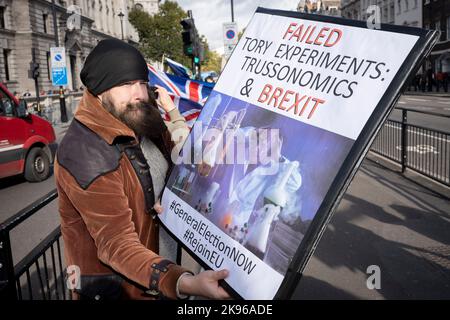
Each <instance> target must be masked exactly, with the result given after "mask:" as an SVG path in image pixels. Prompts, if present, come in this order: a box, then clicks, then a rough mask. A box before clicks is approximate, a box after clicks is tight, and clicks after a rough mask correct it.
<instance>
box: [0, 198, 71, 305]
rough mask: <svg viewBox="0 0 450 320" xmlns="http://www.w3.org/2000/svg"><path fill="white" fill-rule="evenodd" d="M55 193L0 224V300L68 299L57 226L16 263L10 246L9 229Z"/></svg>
mask: <svg viewBox="0 0 450 320" xmlns="http://www.w3.org/2000/svg"><path fill="white" fill-rule="evenodd" d="M57 196H58V195H57V192H56V190H53V191H51V192H49V193H48V194H47V195H45V196H44V197H42V198H41V199H39V200H37V201H36V202H34V203H32V204H31V205H29V206H28V207H26V208H24V209H23V210H21V211H20V212H18V213H17V214H16V215H14V216H13V217H11V218H9V219H8V220H6V221H5V222H4V223H2V224H1V225H0V299H8V300H34V299H39V300H50V299H52V300H54V299H56V300H66V299H70V294H68V292H67V289H66V286H65V276H64V268H63V258H62V248H61V244H60V238H61V230H60V227H59V226H58V227H57V228H56V229H55V230H53V231H52V232H51V233H50V234H49V235H48V236H47V237H46V238H45V239H44V240H43V241H41V243H39V244H38V245H37V246H36V247H35V248H34V249H33V250H31V252H30V253H29V254H27V255H26V256H25V257H24V258H23V259H22V260H21V261H19V262H18V263H17V264H14V261H13V255H12V249H11V248H12V246H11V237H10V233H11V231H12V230H13V229H14V228H16V227H17V226H18V225H19V224H21V223H23V222H24V221H25V220H27V219H28V218H29V217H31V216H32V215H33V214H35V213H36V212H38V211H39V210H40V209H42V208H43V207H45V206H46V205H48V204H49V203H50V202H52V201H53V200H55V199H56V197H57Z"/></svg>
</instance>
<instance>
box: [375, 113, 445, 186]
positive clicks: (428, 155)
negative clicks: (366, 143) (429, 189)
mask: <svg viewBox="0 0 450 320" xmlns="http://www.w3.org/2000/svg"><path fill="white" fill-rule="evenodd" d="M396 109H400V110H401V112H402V120H401V121H396V120H387V121H386V124H385V125H384V126H383V128H382V129H381V130H380V132H379V133H378V136H377V137H376V138H375V141H374V143H373V144H372V147H371V151H373V152H375V153H377V154H379V155H381V156H383V157H386V158H388V159H390V160H393V161H395V162H397V163H399V164H400V165H401V167H402V172H405V170H406V168H408V169H411V170H414V171H416V172H418V173H420V174H422V175H424V176H426V177H428V178H431V179H433V180H435V181H438V182H440V183H442V184H444V185H446V186H450V132H446V131H442V130H436V129H431V128H426V127H423V126H419V125H413V124H410V123H408V112H416V113H420V114H426V115H432V116H438V117H445V118H450V115H444V114H441V113H436V112H431V111H419V110H415V109H408V108H396Z"/></svg>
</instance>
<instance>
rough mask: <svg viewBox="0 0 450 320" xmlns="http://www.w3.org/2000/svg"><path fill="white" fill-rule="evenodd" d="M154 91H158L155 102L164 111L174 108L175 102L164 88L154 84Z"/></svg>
mask: <svg viewBox="0 0 450 320" xmlns="http://www.w3.org/2000/svg"><path fill="white" fill-rule="evenodd" d="M156 88H157V89H156V92H158V100H157V102H158V103H159V105H160V106H161V108H163V109H164V111H165V112H170V111H172V110H173V109H175V104H174V103H173V101H172V99H171V98H170V96H169V93H168V92H167V90H166V88H163V87H161V86H158V85H156Z"/></svg>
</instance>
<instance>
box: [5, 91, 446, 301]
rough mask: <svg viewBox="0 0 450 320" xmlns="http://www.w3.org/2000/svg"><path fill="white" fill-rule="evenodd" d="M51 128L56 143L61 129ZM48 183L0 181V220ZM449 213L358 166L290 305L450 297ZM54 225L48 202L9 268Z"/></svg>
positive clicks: (387, 176) (422, 192) (421, 103)
mask: <svg viewBox="0 0 450 320" xmlns="http://www.w3.org/2000/svg"><path fill="white" fill-rule="evenodd" d="M413 99H414V100H413ZM445 99H447V100H449V98H445ZM445 99H444V98H436V97H428V96H423V97H422V96H421V97H414V98H412V97H411V96H406V97H402V98H401V99H400V102H405V103H401V105H402V106H407V107H408V108H421V109H422V110H424V109H426V108H433V109H435V110H438V111H439V110H440V112H443V113H445V112H448V110H446V109H448V105H446V104H445ZM437 102H443V103H439V104H438V103H437ZM426 110H428V109H426ZM395 112H397V111H395ZM414 121H418V123H421V124H422V125H427V126H431V127H432V126H435V125H436V126H439V125H442V126H443V127H442V129H445V126H447V130H449V129H450V128H448V125H449V124H448V121H447V123H445V121H441V120H440V119H439V118H437V120H436V119H435V120H429V119H421V118H420V115H419V117H417V118H416V119H414ZM55 129H56V132H57V136H58V141H60V140H61V138H62V137H63V136H64V134H65V132H66V130H67V124H65V125H64V127H61V126H58V127H56V128H55ZM447 143H448V142H447ZM447 150H448V149H447ZM447 159H448V157H447ZM53 179H54V178H53V176H51V177H50V178H49V179H48V180H46V181H43V182H41V183H29V182H26V181H25V180H24V179H23V178H22V177H20V176H16V177H11V178H6V179H3V180H1V181H0V202H1V203H2V206H1V208H0V220H1V221H4V220H5V219H7V218H8V217H10V216H11V215H12V214H14V213H16V212H17V211H19V210H20V209H22V208H23V207H25V206H26V205H28V204H30V203H32V202H33V201H35V200H37V199H38V198H40V197H42V196H44V195H45V194H47V193H48V192H49V191H51V190H53V189H54V188H55V185H54V180H53ZM449 213H450V201H449V200H448V199H445V198H442V197H440V196H438V195H437V194H435V193H433V192H431V191H429V190H426V189H424V188H423V187H421V186H419V185H417V184H415V183H413V182H412V181H410V180H407V179H405V178H404V177H402V176H401V175H400V174H398V173H395V172H392V171H390V170H388V169H386V168H384V167H382V166H380V165H378V164H376V163H374V162H373V161H371V160H365V161H364V162H363V165H362V167H361V169H360V170H359V171H358V173H357V175H356V177H355V179H354V180H353V182H352V184H351V185H350V188H349V190H348V192H347V193H346V195H345V196H344V198H343V201H342V202H341V203H340V205H339V208H338V209H337V212H336V213H335V215H334V217H333V219H332V221H331V224H330V225H329V227H328V229H327V231H326V232H325V234H324V237H323V239H322V241H321V242H320V244H319V246H318V249H317V251H316V253H315V254H314V256H313V258H312V260H311V261H310V263H309V265H308V266H307V268H306V270H305V275H304V278H303V279H302V281H301V282H300V286H299V287H298V289H297V291H296V293H295V295H294V298H296V299H316V298H317V299H326V298H331V299H396V298H398V299H410V298H450V287H449V284H450V273H449V272H450V271H449V270H450V269H449V268H450V249H449V245H450V234H449V233H448V228H449V227H450V215H449ZM58 225H59V216H58V212H57V200H55V201H53V202H52V203H51V205H49V206H47V207H45V208H44V209H42V210H41V211H39V212H38V213H36V214H35V215H34V216H33V217H32V218H30V219H29V220H28V221H27V222H25V223H23V224H22V225H21V226H20V227H18V228H17V229H16V230H14V231H13V232H12V245H13V255H14V260H15V262H16V263H17V262H18V261H19V260H20V259H21V258H23V257H24V256H25V255H26V254H27V253H28V252H29V251H30V250H31V249H32V248H33V247H34V246H35V245H36V244H37V243H39V241H41V240H42V239H43V238H44V237H45V236H46V235H47V234H48V233H49V232H50V231H52V230H53V229H54V228H55V227H57V226H58ZM370 265H377V266H379V267H380V270H381V289H380V290H370V289H368V288H367V286H366V280H367V277H368V274H367V273H366V270H367V267H368V266H370Z"/></svg>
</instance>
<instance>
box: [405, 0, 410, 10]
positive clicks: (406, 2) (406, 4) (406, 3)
mask: <svg viewBox="0 0 450 320" xmlns="http://www.w3.org/2000/svg"><path fill="white" fill-rule="evenodd" d="M408 1H409V0H405V12H406V11H408V7H409V3H408Z"/></svg>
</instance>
